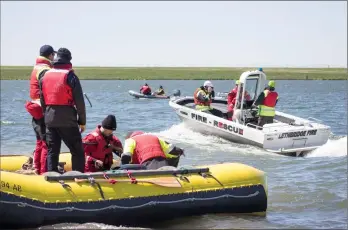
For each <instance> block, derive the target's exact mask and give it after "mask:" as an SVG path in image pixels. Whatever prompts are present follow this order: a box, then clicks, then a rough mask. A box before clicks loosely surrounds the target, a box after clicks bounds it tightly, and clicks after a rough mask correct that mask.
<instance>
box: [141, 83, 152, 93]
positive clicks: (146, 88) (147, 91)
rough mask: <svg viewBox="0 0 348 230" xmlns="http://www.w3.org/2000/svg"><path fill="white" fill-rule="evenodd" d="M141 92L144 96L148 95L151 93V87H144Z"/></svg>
mask: <svg viewBox="0 0 348 230" xmlns="http://www.w3.org/2000/svg"><path fill="white" fill-rule="evenodd" d="M141 92H142V93H143V94H148V93H150V92H151V88H150V87H149V86H146V85H144V86H143V87H141Z"/></svg>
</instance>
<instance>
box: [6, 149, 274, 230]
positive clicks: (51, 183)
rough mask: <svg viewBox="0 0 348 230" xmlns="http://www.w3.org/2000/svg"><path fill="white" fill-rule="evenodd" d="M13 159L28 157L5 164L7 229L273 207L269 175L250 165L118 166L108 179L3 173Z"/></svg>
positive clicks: (98, 175)
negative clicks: (166, 167) (268, 196)
mask: <svg viewBox="0 0 348 230" xmlns="http://www.w3.org/2000/svg"><path fill="white" fill-rule="evenodd" d="M67 155H70V153H64V154H63V153H62V154H61V157H62V159H60V162H61V161H62V160H63V159H64V161H65V160H66V162H65V163H66V164H65V166H66V168H70V167H71V162H70V161H69V157H67ZM2 157H3V156H1V158H2ZM9 158H13V162H17V161H19V160H16V158H18V159H21V160H22V158H23V157H21V156H11V157H7V161H6V162H7V163H2V165H1V166H2V168H1V170H2V171H1V200H0V224H1V226H4V227H6V228H23V227H25V228H28V227H38V226H42V225H49V224H58V223H62V222H74V223H86V222H97V223H104V224H111V225H126V226H139V225H147V224H151V223H153V222H154V221H161V220H170V219H174V218H177V217H184V216H192V215H201V214H208V213H258V214H260V213H261V214H263V215H265V214H266V211H267V195H268V194H267V193H268V192H267V191H268V190H267V179H266V174H265V173H264V172H263V171H260V170H258V169H256V168H254V167H251V166H247V165H244V164H239V163H224V164H216V165H207V166H199V167H189V168H184V169H175V168H174V169H173V168H171V169H162V170H128V171H126V170H116V171H107V172H105V173H106V174H105V175H107V176H108V177H109V178H108V179H105V178H107V177H105V175H104V173H90V174H81V173H78V172H72V171H69V172H66V173H65V174H63V175H60V174H57V175H51V174H52V173H47V174H46V175H41V176H39V175H23V174H18V173H16V172H9V171H3V170H4V169H6V168H7V169H11V168H12V167H10V166H7V164H10V163H11V161H9V160H8V159H9ZM0 160H1V159H0ZM17 164H19V163H17ZM66 168H65V169H66ZM128 173H130V175H131V177H132V178H133V180H131V179H130V178H128V176H127V175H128ZM53 174H54V173H53ZM75 178H78V180H76V179H75ZM82 178H88V180H87V179H86V180H83V179H82ZM134 180H135V181H136V182H137V183H134ZM161 180H163V181H164V182H165V181H168V180H169V181H171V183H169V182H166V183H168V184H166V183H162V184H160V183H159V182H160V181H161ZM132 181H133V183H132ZM151 181H152V182H151ZM153 181H157V182H153ZM92 182H93V183H92ZM113 182H114V183H113ZM135 218H136V222H135V221H134V219H135Z"/></svg>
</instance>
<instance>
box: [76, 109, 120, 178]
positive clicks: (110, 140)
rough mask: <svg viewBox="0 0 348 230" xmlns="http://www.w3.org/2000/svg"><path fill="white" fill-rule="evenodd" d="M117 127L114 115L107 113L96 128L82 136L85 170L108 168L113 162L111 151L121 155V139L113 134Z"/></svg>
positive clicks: (93, 170)
mask: <svg viewBox="0 0 348 230" xmlns="http://www.w3.org/2000/svg"><path fill="white" fill-rule="evenodd" d="M116 128H117V123H116V117H115V116H114V115H108V116H107V117H106V118H105V119H104V120H103V122H102V124H101V125H98V126H97V128H96V129H95V130H94V131H93V132H91V133H90V134H88V135H87V136H86V137H84V138H83V141H82V143H83V147H84V150H85V158H86V163H85V172H97V171H103V170H110V168H111V165H112V163H113V156H112V152H114V153H115V154H116V155H118V156H121V154H122V152H123V147H122V143H121V141H120V140H119V139H118V138H117V137H116V136H114V135H113V131H115V130H116Z"/></svg>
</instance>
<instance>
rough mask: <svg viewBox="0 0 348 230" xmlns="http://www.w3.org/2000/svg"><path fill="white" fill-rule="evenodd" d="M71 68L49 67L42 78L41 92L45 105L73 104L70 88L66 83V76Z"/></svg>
mask: <svg viewBox="0 0 348 230" xmlns="http://www.w3.org/2000/svg"><path fill="white" fill-rule="evenodd" d="M70 71H73V70H72V69H56V68H53V69H50V70H49V71H47V72H46V73H45V75H44V77H43V80H42V93H43V96H44V99H45V104H46V105H67V106H74V105H75V102H74V98H73V95H72V89H71V87H70V86H69V85H68V83H67V77H68V74H69V72H70Z"/></svg>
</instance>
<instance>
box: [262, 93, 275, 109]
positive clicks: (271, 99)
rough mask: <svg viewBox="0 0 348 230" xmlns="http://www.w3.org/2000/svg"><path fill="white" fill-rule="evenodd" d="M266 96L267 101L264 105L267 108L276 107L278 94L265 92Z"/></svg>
mask: <svg viewBox="0 0 348 230" xmlns="http://www.w3.org/2000/svg"><path fill="white" fill-rule="evenodd" d="M264 94H265V99H264V100H263V104H262V105H264V106H267V107H275V105H276V102H277V99H278V93H277V92H275V91H269V90H265V91H264Z"/></svg>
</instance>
